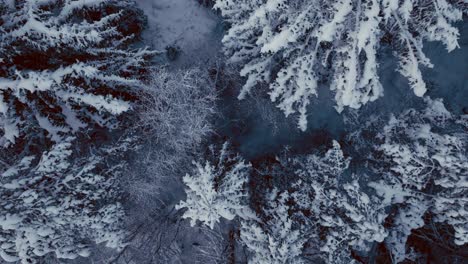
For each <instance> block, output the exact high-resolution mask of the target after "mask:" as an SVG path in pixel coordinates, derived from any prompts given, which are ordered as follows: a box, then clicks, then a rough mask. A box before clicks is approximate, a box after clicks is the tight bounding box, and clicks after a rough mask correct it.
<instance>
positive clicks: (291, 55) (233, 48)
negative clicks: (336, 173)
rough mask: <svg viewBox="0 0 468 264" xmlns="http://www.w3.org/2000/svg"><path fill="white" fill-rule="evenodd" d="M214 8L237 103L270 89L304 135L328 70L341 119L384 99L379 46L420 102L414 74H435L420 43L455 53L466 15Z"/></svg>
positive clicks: (383, 2) (460, 6) (342, 1)
mask: <svg viewBox="0 0 468 264" xmlns="http://www.w3.org/2000/svg"><path fill="white" fill-rule="evenodd" d="M214 8H216V9H218V10H220V11H221V13H222V15H223V16H224V17H225V19H226V21H227V22H228V23H229V24H230V25H231V26H230V28H229V29H228V31H227V33H226V35H225V37H224V39H223V44H224V48H225V54H226V55H227V56H228V57H229V58H230V61H231V62H232V63H239V64H241V65H243V68H242V70H241V71H240V74H241V76H243V77H245V78H246V83H245V85H244V87H243V89H242V91H241V93H240V95H239V98H240V99H242V98H244V97H245V96H246V94H248V93H249V91H250V90H251V89H252V88H254V87H255V86H256V85H257V84H258V83H259V82H268V83H271V84H270V96H271V100H272V101H273V102H277V104H278V107H279V108H280V109H282V110H283V111H284V113H285V114H286V116H288V115H290V114H295V113H299V127H300V128H301V129H302V130H305V129H306V128H307V106H308V105H309V103H310V100H311V97H312V96H314V95H315V96H317V91H318V86H319V85H320V83H321V82H323V79H324V77H325V75H326V74H325V72H327V71H328V70H327V69H328V68H330V69H331V72H330V77H329V82H330V89H331V90H332V91H334V93H335V101H336V109H337V110H338V111H339V112H341V111H342V110H343V109H344V107H346V106H348V107H351V108H359V107H361V106H362V105H363V104H365V103H367V102H369V101H374V100H376V99H377V98H379V97H381V96H382V95H383V88H382V85H381V83H380V81H379V76H378V65H379V64H378V57H377V51H378V48H379V47H380V46H381V40H382V39H386V40H389V39H391V45H392V46H393V48H394V50H395V54H396V56H397V57H398V59H399V68H398V70H399V72H400V73H401V74H402V75H403V76H405V77H406V78H407V79H408V81H409V83H410V86H411V88H412V89H413V91H414V93H415V94H416V95H417V96H423V95H424V93H425V92H426V86H425V83H424V81H423V78H422V73H421V70H420V66H424V67H433V65H432V64H431V62H430V61H429V59H428V58H427V57H426V56H425V55H424V53H423V41H425V40H428V41H440V42H442V43H443V44H444V45H445V46H446V48H447V50H448V51H452V50H454V49H455V48H457V47H458V43H457V39H458V35H459V32H458V30H457V29H456V28H455V27H454V26H453V24H454V22H456V21H460V20H461V19H462V15H463V12H467V11H468V9H467V7H466V4H464V3H462V2H460V1H447V0H416V1H412V0H404V1H399V0H337V1H328V0H312V1H311V0H256V1H249V0H217V1H216V4H215V6H214ZM327 74H328V73H327Z"/></svg>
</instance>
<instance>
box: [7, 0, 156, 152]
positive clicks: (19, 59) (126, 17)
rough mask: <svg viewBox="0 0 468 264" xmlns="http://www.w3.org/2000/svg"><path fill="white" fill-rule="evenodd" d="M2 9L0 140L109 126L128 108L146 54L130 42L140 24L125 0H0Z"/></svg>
mask: <svg viewBox="0 0 468 264" xmlns="http://www.w3.org/2000/svg"><path fill="white" fill-rule="evenodd" d="M3 2H4V4H3V8H2V11H1V12H0V15H1V17H0V21H1V22H0V31H1V32H2V33H1V35H0V38H1V42H0V60H1V64H0V125H1V127H0V131H1V134H2V142H1V143H2V145H3V146H6V145H9V144H11V143H17V139H18V138H21V139H25V140H27V141H32V140H33V139H34V138H38V137H40V135H41V134H42V133H44V132H46V135H48V137H49V138H51V139H52V141H56V142H58V141H59V140H60V139H63V138H65V137H66V136H67V135H70V134H74V133H75V132H77V131H80V130H86V129H87V128H93V126H95V125H97V126H100V127H108V128H113V126H114V125H115V122H114V121H115V117H114V116H115V115H119V114H121V113H123V112H125V111H127V110H129V109H130V108H131V105H130V100H131V99H132V93H131V89H132V88H136V87H138V86H139V85H140V84H139V81H137V80H136V78H137V77H138V75H139V74H140V73H141V72H142V70H143V66H144V65H145V63H146V61H147V58H148V57H149V56H151V55H152V54H153V53H152V52H149V51H147V50H145V49H140V50H130V49H129V44H130V43H131V42H133V41H134V40H136V38H137V37H138V34H139V33H140V31H141V28H142V26H143V22H144V21H143V20H142V19H140V18H139V17H142V16H141V15H142V14H141V13H140V11H138V10H137V9H136V8H135V7H134V6H133V5H134V3H133V2H132V1H129V0H125V1H115V0H98V1H81V0H66V1H58V0H48V1H42V0H25V1H6V3H5V1H3Z"/></svg>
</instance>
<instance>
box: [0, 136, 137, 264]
mask: <svg viewBox="0 0 468 264" xmlns="http://www.w3.org/2000/svg"><path fill="white" fill-rule="evenodd" d="M129 144H130V141H127V140H125V141H122V142H119V143H118V144H117V145H116V146H115V147H106V148H101V149H100V150H98V151H97V152H95V153H81V154H77V152H78V151H76V147H74V146H76V139H75V138H72V137H68V138H66V139H64V140H63V141H61V142H60V143H57V144H55V145H54V146H53V147H52V148H51V149H50V150H49V151H46V152H44V153H43V154H42V155H41V156H40V157H39V158H37V157H35V156H27V157H24V158H22V159H21V160H20V161H19V162H18V163H17V164H16V165H14V166H12V167H10V168H9V169H8V170H7V171H5V172H4V173H3V174H2V175H1V180H0V181H1V184H0V198H1V199H0V207H1V212H0V256H1V258H3V259H4V260H5V261H7V262H16V261H20V262H21V263H24V264H26V263H40V262H41V259H42V258H43V257H46V256H51V257H53V258H58V259H74V258H76V257H78V256H83V257H87V256H89V255H90V246H91V245H92V244H93V243H105V245H106V246H108V247H111V248H117V249H119V248H121V247H122V246H123V245H124V244H123V240H124V237H125V232H124V231H123V230H122V229H121V227H122V226H121V225H122V218H123V216H124V213H123V208H122V206H121V205H120V204H119V202H117V201H118V196H117V194H118V193H117V192H116V190H115V189H114V188H112V186H113V182H114V181H115V177H116V176H117V175H118V173H119V171H120V170H121V167H122V166H123V163H122V161H121V160H120V159H121V158H122V157H121V156H120V155H119V154H121V153H124V152H125V151H126V149H127V148H128V146H129Z"/></svg>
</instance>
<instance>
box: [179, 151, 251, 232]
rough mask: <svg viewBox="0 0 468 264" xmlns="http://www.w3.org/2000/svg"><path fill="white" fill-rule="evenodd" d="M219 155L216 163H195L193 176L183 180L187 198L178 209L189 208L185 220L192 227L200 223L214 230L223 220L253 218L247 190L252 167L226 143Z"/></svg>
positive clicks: (186, 176) (187, 176)
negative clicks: (237, 217)
mask: <svg viewBox="0 0 468 264" xmlns="http://www.w3.org/2000/svg"><path fill="white" fill-rule="evenodd" d="M216 154H217V156H216V160H215V161H214V162H210V161H206V162H205V163H204V164H203V163H199V162H194V165H195V166H196V169H195V170H194V172H193V174H192V175H189V174H187V175H185V177H184V178H183V181H184V183H185V185H186V186H187V188H186V189H185V191H186V193H187V198H186V200H185V201H181V202H180V203H179V204H178V205H177V206H176V208H177V209H183V208H186V209H187V210H186V211H185V213H184V215H183V217H184V218H190V219H191V220H190V223H191V225H192V226H194V225H195V224H196V223H197V221H200V222H202V223H203V224H205V225H207V226H209V227H210V228H211V229H213V228H214V225H215V224H216V223H218V222H219V220H220V218H225V219H227V220H232V219H234V218H235V217H236V216H240V217H242V218H249V217H252V212H251V211H250V209H249V207H248V205H247V197H248V192H247V190H246V187H247V186H246V184H247V180H248V176H249V173H250V168H251V165H250V164H248V163H246V162H245V161H244V160H243V159H242V158H241V157H240V156H239V155H234V154H233V153H232V152H231V151H230V150H229V144H228V143H227V142H226V143H224V144H223V146H222V148H221V151H220V152H219V153H216Z"/></svg>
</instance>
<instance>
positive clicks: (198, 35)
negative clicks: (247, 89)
mask: <svg viewBox="0 0 468 264" xmlns="http://www.w3.org/2000/svg"><path fill="white" fill-rule="evenodd" d="M137 3H138V5H139V6H140V8H141V9H142V10H144V12H145V14H146V15H147V16H148V26H149V29H148V30H146V32H144V34H143V38H144V41H145V42H146V44H147V45H151V46H152V48H154V49H156V50H164V49H165V48H166V47H167V46H178V47H179V48H180V49H181V51H182V52H183V53H184V54H186V55H189V56H190V58H186V59H187V60H190V59H194V58H193V56H194V54H196V55H195V56H204V55H206V54H210V53H211V54H213V53H217V50H218V48H219V43H217V42H215V41H212V40H214V39H215V30H216V25H217V24H218V22H219V18H218V17H217V16H216V15H215V14H214V13H212V12H211V11H210V10H209V9H208V8H205V7H203V6H201V5H200V4H199V3H198V2H197V1H196V0H137ZM187 57H188V56H187Z"/></svg>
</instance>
